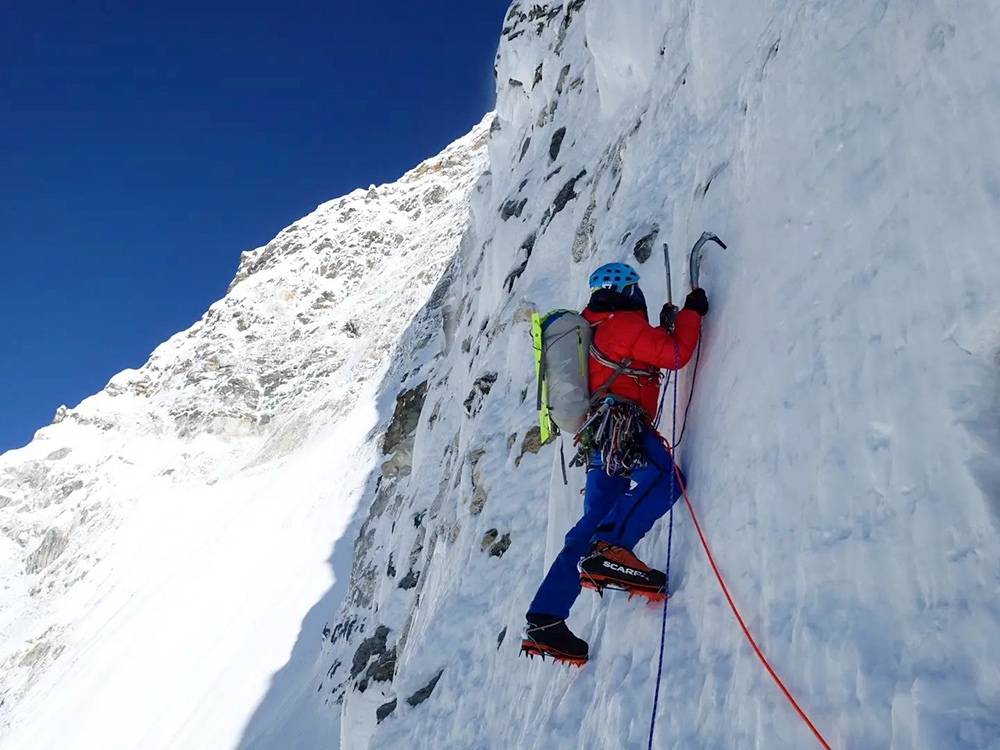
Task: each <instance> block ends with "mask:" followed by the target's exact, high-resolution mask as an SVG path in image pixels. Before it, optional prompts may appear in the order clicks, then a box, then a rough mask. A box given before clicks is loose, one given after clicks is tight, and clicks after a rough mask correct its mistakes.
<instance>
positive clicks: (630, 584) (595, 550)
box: [578, 542, 667, 602]
mask: <svg viewBox="0 0 1000 750" xmlns="http://www.w3.org/2000/svg"><path fill="white" fill-rule="evenodd" d="M578 567H579V568H580V585H581V586H583V587H584V588H588V589H594V590H595V591H597V592H598V593H603V591H604V589H606V588H610V589H620V590H622V591H627V592H629V598H630V599H631V598H632V597H633V596H634V595H636V594H638V595H639V596H643V597H645V598H646V599H648V600H649V601H651V602H661V601H663V598H664V591H665V590H666V586H667V577H666V575H664V574H663V573H661V572H660V571H659V570H654V569H653V568H650V567H649V566H648V565H646V564H645V563H644V562H643V561H642V560H640V559H639V558H638V557H636V556H635V555H633V554H632V553H631V552H630V551H629V550H627V549H625V548H624V547H619V546H617V545H614V544H609V543H608V542H593V543H592V544H591V545H590V551H589V552H588V553H587V556H586V557H584V558H583V559H582V560H581V561H580V565H579V566H578Z"/></svg>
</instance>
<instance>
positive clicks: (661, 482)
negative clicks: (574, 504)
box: [528, 428, 681, 619]
mask: <svg viewBox="0 0 1000 750" xmlns="http://www.w3.org/2000/svg"><path fill="white" fill-rule="evenodd" d="M639 440H640V441H641V445H642V448H643V452H644V453H645V456H646V465H645V466H642V467H640V468H638V469H634V470H633V471H632V473H631V475H630V476H628V475H615V476H608V474H607V473H606V472H605V471H604V467H603V466H602V465H601V463H600V458H599V457H596V458H593V459H592V460H591V463H590V465H589V466H588V467H587V486H586V490H585V491H584V498H583V517H582V518H581V519H580V520H579V521H577V522H576V525H575V526H574V527H573V528H572V529H570V530H569V533H567V534H566V539H565V541H564V542H563V548H562V551H561V552H560V553H559V554H558V555H557V556H556V559H555V560H554V561H553V563H552V567H550V568H549V572H548V573H547V574H546V576H545V579H544V580H543V581H542V585H541V586H539V587H538V593H536V594H535V598H534V599H533V600H532V602H531V606H529V607H528V612H530V613H534V614H545V615H553V616H555V617H561V618H563V619H565V618H566V617H568V616H569V610H570V607H572V606H573V602H575V601H576V597H577V596H579V594H580V573H579V571H578V570H577V567H576V566H577V563H579V562H580V560H581V559H582V558H583V556H584V555H585V554H587V551H588V550H589V549H590V543H591V542H592V541H603V542H610V543H611V544H615V545H618V546H619V547H624V548H626V549H628V550H631V549H632V548H633V547H635V545H636V544H637V543H638V541H639V540H640V539H642V537H643V536H645V535H646V532H647V531H649V530H650V529H651V528H652V527H653V524H654V523H656V520H657V519H658V518H661V517H662V516H663V515H664V514H666V512H667V511H668V510H670V509H671V508H672V507H674V503H676V502H677V499H678V498H679V497H680V496H681V489H680V486H679V485H678V482H677V477H676V475H675V474H674V467H673V462H672V461H671V459H670V454H669V453H668V452H667V449H666V448H665V447H664V446H663V443H662V442H661V441H660V438H659V436H658V435H657V434H656V433H655V432H654V431H653V430H651V429H649V428H644V429H643V432H642V434H641V435H640V437H639Z"/></svg>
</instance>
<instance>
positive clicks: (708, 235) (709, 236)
mask: <svg viewBox="0 0 1000 750" xmlns="http://www.w3.org/2000/svg"><path fill="white" fill-rule="evenodd" d="M706 242H714V243H715V244H716V245H718V246H719V247H721V248H722V249H723V250H725V249H726V243H725V242H723V241H722V240H720V239H719V238H718V236H716V235H715V234H713V233H712V232H702V233H701V237H699V238H698V241H697V242H695V243H694V247H692V248H691V288H692V289H697V288H698V277H699V274H700V272H701V258H702V255H704V253H705V243H706ZM668 268H669V266H668ZM668 273H669V271H668Z"/></svg>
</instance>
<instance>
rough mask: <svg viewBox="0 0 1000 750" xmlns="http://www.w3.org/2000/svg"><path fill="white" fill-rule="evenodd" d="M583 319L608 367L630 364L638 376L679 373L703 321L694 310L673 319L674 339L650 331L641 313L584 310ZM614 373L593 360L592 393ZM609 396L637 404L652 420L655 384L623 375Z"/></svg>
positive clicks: (652, 379)
mask: <svg viewBox="0 0 1000 750" xmlns="http://www.w3.org/2000/svg"><path fill="white" fill-rule="evenodd" d="M581 315H583V317H584V318H586V319H587V321H588V322H589V323H590V324H591V326H593V330H594V339H593V343H594V347H595V348H596V349H597V350H598V351H599V352H600V353H601V354H603V355H604V356H605V357H606V358H607V359H608V360H610V361H612V362H622V361H623V360H626V359H631V360H632V363H631V364H630V365H629V367H630V368H633V369H637V370H648V369H654V368H655V369H667V370H675V369H676V370H679V369H680V368H682V367H684V365H686V364H687V363H688V362H689V361H690V359H691V355H693V354H694V350H695V347H696V346H697V345H698V336H699V334H700V333H701V316H699V315H698V313H696V312H694V310H681V311H679V312H678V313H677V318H676V319H675V321H674V334H673V336H671V335H670V334H669V333H667V332H666V330H664V329H663V328H660V327H659V326H651V325H650V324H649V323H647V322H646V317H645V316H644V315H643V314H642V313H641V312H634V311H630V310H615V311H614V312H594V311H593V310H591V309H590V308H589V307H587V308H584V310H583V312H582V313H581ZM675 344H676V347H675ZM613 372H614V369H613V368H610V367H606V366H604V365H602V364H601V363H600V362H597V361H596V360H595V359H594V358H593V357H591V358H590V392H591V393H594V392H595V391H596V390H597V389H598V388H600V387H601V386H602V385H604V383H605V382H606V381H607V379H608V378H609V377H611V374H612V373H613ZM608 391H609V392H610V393H613V394H615V395H616V396H621V397H622V398H627V399H628V400H629V401H633V402H635V403H637V404H639V405H640V406H641V407H642V408H643V410H644V411H645V412H646V413H647V414H648V415H649V418H650V419H651V420H652V419H654V418H655V416H656V403H657V399H658V398H659V395H660V389H659V378H657V377H655V376H650V377H636V376H631V375H627V374H624V373H622V374H621V375H619V376H618V377H616V378H615V379H614V380H613V381H612V383H611V387H610V388H609V389H608Z"/></svg>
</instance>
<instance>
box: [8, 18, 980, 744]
mask: <svg viewBox="0 0 1000 750" xmlns="http://www.w3.org/2000/svg"><path fill="white" fill-rule="evenodd" d="M997 38H1000V6H994V5H993V4H989V3H982V2H969V3H958V2H951V3H949V2H914V3H898V2H897V3H890V2H888V0H875V1H873V2H869V3H847V2H835V1H833V0H828V1H827V2H804V1H802V2H792V1H784V2H778V1H775V2H767V1H764V2H757V3H746V2H737V1H736V0H688V2H679V3H665V2H653V1H652V0H630V1H629V2H627V3H625V2H616V1H614V0H572V1H571V2H570V1H568V2H565V3H560V4H553V5H543V4H527V3H523V4H522V3H515V4H513V5H512V6H511V9H510V12H509V13H508V16H507V18H506V20H505V22H504V24H503V31H502V35H501V39H500V47H499V51H498V57H497V106H496V112H495V115H494V116H492V117H490V118H488V119H487V121H486V123H485V124H484V125H483V126H480V129H478V130H476V131H474V132H473V133H472V134H471V135H470V136H468V137H467V138H466V139H464V140H463V141H460V142H459V143H457V144H455V145H454V146H453V147H451V148H450V149H449V150H448V151H446V152H445V153H444V154H443V155H442V156H441V157H438V159H437V160H431V161H430V162H427V163H425V164H424V165H421V166H420V167H418V168H417V169H416V170H415V171H414V172H411V173H409V174H408V175H407V176H406V177H404V178H403V179H402V180H401V181H400V182H399V183H396V184H395V185H391V186H383V187H379V188H375V189H373V190H370V191H367V192H365V191H357V192H355V193H353V194H351V195H350V196H347V197H346V198H344V199H341V200H340V201H334V202H331V203H329V204H326V205H324V206H323V207H321V208H320V209H319V210H318V211H317V212H316V213H315V214H313V215H312V216H310V217H307V218H306V219H304V220H302V221H301V222H299V223H297V224H295V225H293V226H292V227H290V228H289V229H288V230H286V232H284V233H282V234H281V235H279V237H278V238H276V239H275V240H274V241H273V242H272V243H271V244H269V245H268V246H267V247H265V248H262V249H260V250H258V251H255V252H254V253H251V254H249V255H248V256H246V257H244V259H243V261H242V263H241V266H240V271H239V273H238V275H237V280H236V282H235V283H234V286H233V287H232V288H231V290H230V293H229V294H228V295H227V296H226V298H224V299H223V300H222V301H220V302H219V303H217V304H216V305H213V307H212V308H211V309H210V310H209V312H208V313H207V315H206V316H205V318H204V319H203V321H202V322H201V323H199V324H197V325H196V326H195V327H194V328H192V329H191V331H188V332H185V333H183V334H179V335H178V336H177V337H175V338H173V339H171V340H170V341H168V342H167V343H166V344H164V345H163V346H162V347H160V348H159V349H157V351H156V352H154V354H153V356H152V358H151V359H150V362H149V363H147V365H146V366H145V367H143V368H142V369H141V370H138V371H135V372H126V373H122V374H120V375H119V376H116V377H115V378H114V379H113V380H112V382H111V383H110V384H109V386H108V388H107V389H106V390H105V391H104V392H102V393H101V394H98V395H97V396H95V397H93V398H92V399H88V400H87V401H85V402H83V404H81V405H80V406H79V407H77V408H76V409H73V410H68V411H66V412H65V413H64V412H62V411H61V412H60V414H59V415H58V418H59V419H61V421H60V422H59V423H58V424H56V425H53V426H51V427H48V428H46V429H44V430H42V431H41V432H40V433H39V434H38V436H37V437H36V440H35V441H34V442H33V443H31V444H30V445H29V446H28V447H26V448H24V449H22V450H20V451H15V452H12V453H10V454H7V455H5V456H4V457H2V458H0V524H2V525H0V529H2V531H3V535H2V536H0V544H2V545H3V547H2V549H3V556H2V557H0V575H2V579H0V580H2V582H3V585H4V597H3V601H2V604H0V618H2V619H0V639H2V640H0V659H2V663H3V665H4V669H3V674H2V677H0V681H2V682H0V690H2V691H3V692H2V695H3V703H2V705H0V717H2V721H3V728H2V729H0V747H4V748H7V747H10V748H60V749H61V748H91V747H93V748H229V747H233V748H246V749H248V750H249V749H252V750H272V749H273V750H278V749H279V748H280V749H281V750H285V749H289V750H291V749H293V748H303V749H304V748H315V747H332V746H336V744H337V742H338V739H339V743H340V746H341V747H344V748H351V749H353V748H373V749H374V748H402V747H406V748H422V747H427V748H489V749H491V750H492V749H493V748H501V749H507V748H517V749H520V748H554V747H558V748H563V747H565V748H595V749H596V748H602V749H603V748H608V749H611V748H643V747H646V746H647V743H648V732H649V726H650V714H651V712H652V709H653V693H654V688H655V681H656V674H657V658H658V648H659V636H660V625H661V615H662V609H659V608H649V607H647V606H646V605H644V604H642V603H640V602H639V600H635V599H633V600H632V601H627V599H626V597H624V596H614V595H613V594H609V595H608V596H606V597H605V598H604V599H600V598H598V597H597V596H596V595H594V594H593V593H592V592H584V593H583V594H582V595H581V597H580V599H579V600H578V602H577V605H576V606H575V608H574V610H573V613H572V615H571V617H570V625H571V627H572V628H573V629H574V631H575V632H576V633H577V634H578V635H580V636H582V637H583V638H585V639H587V640H588V642H589V643H590V645H591V655H592V656H591V661H590V663H589V664H588V665H587V666H586V667H584V668H582V669H579V670H577V669H572V668H567V667H564V666H559V665H553V664H551V663H542V662H540V661H539V660H537V659H536V660H533V661H530V660H527V659H523V658H519V657H518V651H519V642H520V629H521V626H522V622H523V614H524V610H525V608H526V606H527V603H528V602H529V601H530V599H531V596H532V594H533V593H534V589H535V587H536V586H537V584H538V582H539V581H540V580H541V577H542V575H543V573H544V571H545V567H546V565H547V563H548V562H549V561H550V560H551V559H552V557H553V556H554V555H555V553H556V551H557V550H558V548H559V545H560V540H561V537H562V534H564V533H565V531H566V530H567V529H568V527H569V526H570V525H571V524H572V523H573V521H574V520H575V516H576V514H577V513H578V512H579V510H580V507H581V499H580V496H579V490H580V488H581V486H582V483H583V476H582V474H581V473H580V472H579V470H573V469H571V470H570V474H569V483H568V485H564V484H563V481H562V473H561V470H560V467H559V450H558V446H557V445H546V446H541V447H540V446H538V444H537V432H533V431H532V427H533V425H534V424H535V415H534V408H533V407H534V404H533V401H534V398H533V394H534V382H533V377H534V374H533V366H532V358H531V351H530V337H529V322H528V321H529V317H530V312H531V311H532V310H535V309H543V310H544V309H550V308H554V307H580V306H582V305H583V304H584V302H585V300H586V297H587V290H586V279H587V276H588V275H589V273H590V271H591V270H592V269H593V268H594V267H595V266H596V265H598V264H600V263H604V262H608V261H612V260H623V261H627V262H630V263H632V264H633V265H635V266H636V267H637V268H638V269H639V271H640V273H641V274H642V277H643V278H642V282H641V283H642V286H643V289H644V290H645V294H646V298H647V300H649V302H650V309H651V313H652V314H653V315H654V316H655V315H656V313H657V312H658V309H659V305H660V304H661V303H662V301H663V300H664V299H665V297H666V288H665V286H666V283H665V279H664V269H663V263H662V260H663V255H662V253H663V245H664V243H669V248H670V256H671V260H672V266H673V278H674V289H673V293H674V296H675V298H677V299H679V298H680V297H681V296H682V295H683V293H684V291H685V289H686V284H687V278H686V273H687V271H686V268H685V260H686V251H687V248H688V247H690V245H691V243H692V242H693V241H694V240H695V239H696V238H697V237H698V236H699V235H700V234H701V232H702V231H703V230H706V229H708V230H712V231H714V232H716V233H718V234H719V235H720V236H721V237H722V238H723V239H724V240H725V241H726V242H727V243H728V244H729V249H728V250H725V251H723V250H721V249H719V248H715V247H713V248H710V249H709V250H708V252H707V254H706V261H705V264H704V267H703V274H702V284H703V286H705V287H706V289H707V291H708V294H709V298H710V300H711V303H712V309H711V312H710V314H709V316H708V317H707V318H706V325H705V332H704V346H703V348H702V351H701V358H700V363H699V367H698V375H697V386H696V388H695V389H694V392H693V398H692V402H691V408H690V412H689V414H688V419H687V427H686V431H685V434H684V438H683V441H682V443H681V445H680V447H679V450H678V452H679V457H680V462H681V464H682V466H683V468H684V469H685V472H686V474H687V477H688V487H689V491H690V495H691V500H692V502H693V504H694V507H695V508H696V511H697V512H698V514H699V518H700V520H701V522H702V525H703V527H704V530H705V533H706V535H707V537H708V540H709V543H710V544H711V545H712V547H713V550H714V552H715V554H716V557H717V560H718V563H719V566H720V568H721V570H722V573H723V575H724V576H725V577H726V579H727V581H728V583H729V585H730V588H731V590H732V593H733V596H734V598H735V600H736V603H737V604H738V606H739V607H740V609H741V611H742V613H743V615H744V617H745V619H746V621H747V624H748V626H749V627H750V629H751V630H752V631H753V633H754V634H755V636H756V638H757V640H758V643H759V644H760V646H761V647H762V649H763V650H764V652H765V653H766V654H767V655H768V657H769V659H770V661H771V663H772V665H773V666H774V668H775V670H776V671H777V672H778V673H779V674H780V675H781V676H782V677H783V679H784V681H785V683H786V684H787V686H788V688H789V689H790V690H791V692H792V693H793V694H794V695H795V696H796V698H797V700H798V701H799V703H800V704H801V706H802V708H803V709H804V710H805V711H806V713H808V714H809V716H810V718H811V719H812V720H813V722H814V723H815V724H816V726H817V728H818V729H819V731H820V732H822V734H823V735H824V736H825V738H826V740H827V741H828V742H829V743H830V745H831V746H832V747H835V748H860V749H867V748H893V749H894V750H911V749H912V750H916V749H920V750H947V749H950V748H1000V596H998V594H1000V540H998V533H1000V255H998V252H997V250H996V248H995V247H994V245H995V240H994V237H995V236H996V234H997V230H998V229H1000V226H998V224H1000V218H998V217H1000V142H998V141H997V139H996V137H995V131H996V123H997V122H998V121H1000V78H998V77H997V73H996V71H998V70H1000V50H998V48H997V47H996V45H995V43H994V40H995V39H997ZM487 129H488V135H487ZM484 140H486V141H488V142H487V150H488V171H487V172H485V174H483V170H484V169H485V168H486V167H487V156H486V154H485V153H484V151H483V150H482V149H481V148H479V146H480V145H481V144H482V143H483V141H484ZM480 175H482V176H481V177H480ZM477 178H478V180H477ZM397 237H398V238H399V239H397ZM352 243H353V246H352ZM692 375H693V372H692V370H691V369H690V368H689V369H688V370H686V371H685V372H684V373H683V374H682V376H681V378H680V394H679V396H680V402H681V406H682V407H683V405H684V403H685V402H686V400H687V395H688V393H689V392H690V391H691V387H692ZM668 405H669V399H668ZM661 429H662V430H663V431H664V433H665V434H668V435H669V434H670V433H671V432H672V425H671V419H670V413H669V409H668V413H667V416H666V418H665V421H664V422H663V423H662V424H661ZM674 521H675V523H674V534H673V555H672V560H671V568H670V573H671V589H672V591H673V596H672V598H671V600H670V602H669V608H668V613H667V620H666V648H665V651H664V654H663V680H662V685H661V692H660V703H659V712H658V715H657V723H656V733H655V736H654V738H653V746H654V747H657V748H678V749H685V750H686V749H687V748H720V749H721V748H746V747H761V748H807V747H813V746H817V747H818V746H819V745H818V742H817V741H816V739H815V738H814V737H813V736H812V735H811V734H810V732H809V730H808V729H807V727H806V726H805V724H804V723H803V722H802V721H801V720H800V719H799V718H798V716H797V715H796V714H795V712H794V711H793V710H792V708H791V707H790V706H789V705H788V703H787V702H786V701H785V699H784V697H783V696H782V694H781V693H780V691H779V690H778V689H777V687H776V686H775V685H774V684H773V683H772V682H771V680H770V678H769V677H768V675H767V674H766V672H765V671H764V670H763V668H762V667H761V665H760V664H759V663H758V662H757V661H756V659H755V657H754V655H753V653H752V651H751V649H750V647H749V645H748V644H747V642H746V641H745V640H744V638H743V636H742V634H741V632H740V630H739V628H738V626H737V625H736V623H735V621H734V619H733V617H732V614H731V613H730V611H729V608H728V605H727V604H726V602H725V599H724V598H723V596H722V593H721V591H720V590H719V587H718V585H717V583H716V581H715V579H714V576H713V574H712V572H711V570H710V568H709V566H708V564H707V561H706V559H705V556H704V553H703V551H702V549H701V547H700V545H699V543H698V540H697V537H696V534H695V532H694V529H693V525H692V523H691V520H690V517H689V516H687V514H686V511H684V510H683V508H682V507H681V506H678V509H677V510H676V511H675V518H674ZM350 545H353V547H350ZM666 551H667V522H666V519H664V521H663V522H661V523H660V524H658V525H657V526H656V527H655V528H654V529H653V531H652V532H651V533H650V534H649V535H648V536H647V537H646V538H645V539H644V540H643V541H642V542H641V543H640V545H639V547H638V548H637V552H638V553H639V554H640V556H641V557H643V558H644V559H646V560H647V561H648V562H650V563H651V564H655V565H658V566H662V565H663V564H664V563H665V562H666Z"/></svg>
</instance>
